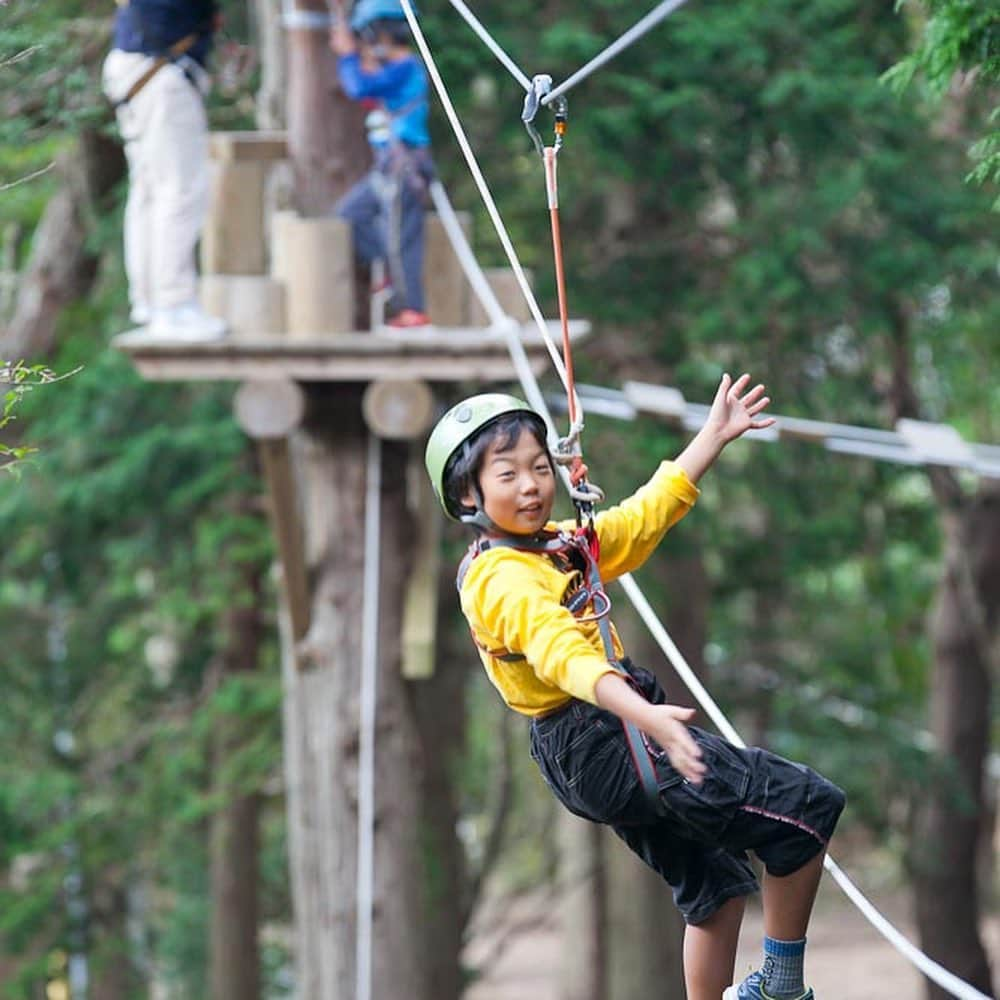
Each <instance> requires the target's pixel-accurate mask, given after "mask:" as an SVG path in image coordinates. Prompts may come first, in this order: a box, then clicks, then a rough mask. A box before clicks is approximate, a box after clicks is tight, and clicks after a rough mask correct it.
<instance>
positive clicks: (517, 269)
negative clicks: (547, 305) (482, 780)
mask: <svg viewBox="0 0 1000 1000" xmlns="http://www.w3.org/2000/svg"><path fill="white" fill-rule="evenodd" d="M450 2H451V4H452V6H453V7H455V9H456V10H458V11H459V12H460V13H462V16H463V17H464V18H465V20H466V21H467V22H468V23H469V24H470V25H473V27H474V28H475V30H476V32H477V34H480V37H483V36H488V35H489V33H488V32H486V29H485V28H483V27H482V25H481V24H479V22H478V21H476V19H475V17H474V15H472V14H471V12H470V11H468V8H465V10H464V12H463V11H462V8H463V7H464V4H461V6H460V0H450ZM400 4H401V6H402V8H403V11H404V13H405V14H406V19H407V21H408V22H409V24H410V29H411V30H412V32H413V36H414V39H415V40H416V43H417V47H418V49H419V50H420V53H421V56H422V57H423V59H424V63H425V64H426V66H427V70H428V73H429V75H430V77H431V80H432V81H433V83H434V87H435V89H436V90H437V93H438V96H439V98H440V100H441V104H442V107H443V108H444V111H445V114H446V116H447V118H448V122H449V124H450V125H451V127H452V130H453V132H454V134H455V139H456V141H457V142H458V145H459V148H460V149H461V151H462V155H463V156H464V157H465V161H466V163H467V165H468V167H469V172H470V173H471V174H472V178H473V180H474V181H475V184H476V187H477V189H478V191H479V194H480V196H481V197H482V200H483V204H484V205H485V206H486V210H487V213H488V214H489V216H490V221H491V222H492V223H493V226H494V229H495V230H496V233H497V237H498V238H499V240H500V243H501V245H502V247H503V249H504V252H505V253H506V255H507V259H508V261H509V262H510V266H511V269H512V270H513V272H514V274H515V276H516V277H517V281H518V285H519V287H520V288H521V291H522V292H523V294H524V297H525V300H526V302H527V303H528V307H529V309H530V311H531V315H532V318H533V319H534V321H535V323H536V325H537V327H538V329H539V332H540V334H541V336H542V340H543V342H544V343H545V345H546V348H547V349H548V351H549V355H550V357H551V358H552V363H553V366H554V367H555V369H556V371H557V372H558V373H559V376H560V378H562V380H563V383H564V384H565V383H566V373H565V368H564V366H563V363H562V358H561V357H560V356H559V352H558V350H556V349H555V347H554V345H553V344H552V342H551V338H550V337H549V336H548V328H547V325H546V323H545V318H544V316H543V315H542V312H541V309H540V308H539V306H538V302H537V300H536V299H535V295H534V292H533V291H532V289H531V285H530V284H529V282H528V280H527V276H526V275H525V273H524V268H523V267H522V266H521V262H520V260H519V258H518V255H517V251H516V249H515V248H514V245H513V243H512V241H511V238H510V234H509V233H508V231H507V227H506V225H505V224H504V221H503V218H502V217H501V215H500V212H499V210H498V209H497V206H496V201H495V200H494V198H493V195H492V192H491V191H490V188H489V185H488V184H487V183H486V178H485V177H484V176H483V172H482V169H481V168H480V166H479V162H478V160H477V159H476V156H475V153H474V152H473V151H472V147H471V145H470V143H469V139H468V136H467V135H466V134H465V130H464V128H463V127H462V123H461V121H460V120H459V117H458V114H457V112H456V111H455V106H454V104H453V103H452V100H451V97H450V95H449V93H448V90H447V88H446V87H445V85H444V81H443V80H442V79H441V74H440V72H439V71H438V68H437V64H436V62H435V60H434V56H433V54H432V53H431V51H430V48H429V46H428V44H427V39H426V38H425V37H424V34H423V31H422V30H421V27H420V24H419V22H418V21H417V19H416V17H415V16H414V15H413V11H412V8H411V5H410V0H400ZM678 6H680V4H679V3H678V2H677V0H666V2H664V3H661V4H660V5H659V6H658V7H657V8H656V9H655V10H654V11H652V12H651V13H650V14H649V15H648V16H647V17H646V18H644V19H643V20H642V21H641V22H639V23H638V24H636V25H635V27H634V28H633V29H632V31H630V32H629V33H628V35H629V44H631V42H634V41H636V40H637V39H638V38H639V37H641V34H643V33H645V31H648V30H649V28H650V27H652V24H653V23H656V22H658V21H659V20H662V19H663V17H665V16H666V15H667V14H668V13H670V12H671V11H672V10H674V9H676V8H677V7H678ZM640 26H644V27H643V30H642V31H641V32H640V31H638V29H639V28H640ZM624 37H625V36H623V39H624ZM620 41H621V40H619V42H620ZM488 47H489V48H490V50H491V51H492V52H493V53H494V54H495V55H496V56H497V58H498V59H499V60H500V61H501V62H502V63H503V65H504V66H505V67H507V68H508V69H510V70H511V73H512V75H513V76H514V78H515V79H516V80H517V81H518V83H520V84H521V85H522V86H523V87H524V89H525V90H529V89H530V87H531V83H530V80H529V79H528V77H527V76H525V74H524V73H523V72H521V71H520V70H519V69H518V68H517V66H516V64H515V63H514V62H513V60H511V59H510V57H509V56H508V55H507V54H506V53H505V52H503V50H502V49H501V48H500V46H499V44H497V42H496V41H495V39H493V40H492V43H491V44H489V46H488ZM623 48H624V45H620V44H619V43H618V42H616V43H614V44H613V45H611V46H609V47H608V49H606V50H605V51H604V52H603V53H601V54H600V55H598V56H597V57H595V59H594V60H592V61H591V63H589V64H588V66H590V67H592V68H591V70H590V71H591V72H592V71H593V69H596V68H597V65H596V64H597V63H598V62H599V61H604V62H606V61H607V59H609V58H611V57H612V56H613V55H616V54H617V53H618V52H620V51H622V49H623ZM612 50H614V51H612ZM584 68H585V69H586V68H587V67H584ZM582 72H583V71H582V70H581V71H580V73H577V74H574V75H573V77H570V79H569V80H567V81H566V83H565V84H563V85H560V87H557V88H555V90H554V91H550V96H551V95H553V94H555V93H556V91H559V92H560V93H562V92H564V91H565V90H567V89H569V87H568V85H569V84H570V82H571V81H576V80H579V79H582V76H581V74H582ZM483 280H485V279H483ZM507 342H508V347H509V349H510V353H511V357H512V358H513V359H514V360H515V362H516V361H517V360H518V359H519V358H520V359H523V355H524V350H523V346H522V345H521V342H520V339H519V337H518V335H517V331H516V330H514V329H511V330H509V331H507ZM517 370H518V376H519V379H520V381H521V384H522V388H523V390H524V393H525V395H526V396H527V397H528V398H529V399H531V400H532V406H533V407H534V408H535V409H536V411H537V412H538V413H539V414H540V415H542V416H543V417H544V418H545V419H546V422H547V423H549V425H550V426H551V417H550V415H549V412H548V407H547V406H546V405H545V404H544V400H543V399H542V396H541V391H540V389H539V386H538V382H537V379H536V378H535V375H534V372H533V371H532V370H531V369H530V367H529V366H528V365H527V364H519V365H517ZM536 400H537V402H536ZM618 582H619V583H620V584H621V585H622V587H623V589H624V590H625V593H626V595H627V596H628V597H629V600H630V601H631V602H632V604H633V605H634V606H635V608H636V610H637V611H638V612H639V614H640V615H641V617H642V618H643V621H644V622H645V623H646V625H647V626H648V627H649V629H650V632H651V634H652V635H653V637H654V638H655V639H656V641H657V643H658V644H659V646H660V648H661V650H662V651H663V653H664V654H665V655H666V657H667V658H668V659H669V661H670V663H671V665H672V666H673V667H674V669H675V670H676V671H677V673H678V675H679V676H680V677H681V679H682V680H683V681H684V683H685V684H686V685H687V686H688V688H689V690H690V691H691V693H692V694H693V695H694V696H695V698H696V700H697V701H698V703H699V704H700V705H701V707H702V708H703V709H704V710H705V712H706V713H707V714H708V715H709V717H710V718H712V720H713V721H715V722H716V724H717V725H718V726H719V729H720V732H721V733H722V735H723V736H724V737H725V738H726V739H728V740H729V741H730V742H731V743H733V744H734V745H735V746H738V747H742V746H745V745H746V744H745V743H744V741H743V740H742V739H741V737H740V735H739V733H737V731H736V730H735V728H734V727H733V725H732V723H730V722H729V720H728V719H727V718H726V716H725V714H724V713H723V712H722V710H721V709H720V708H719V706H718V704H716V702H715V701H714V700H713V698H712V696H711V695H710V694H709V693H708V691H707V690H706V689H705V688H704V686H703V685H702V684H701V683H700V682H699V681H698V679H697V677H696V675H695V673H694V671H693V670H692V669H691V666H690V664H688V662H687V661H686V659H685V658H684V656H683V654H682V653H681V652H680V650H679V649H678V648H677V646H676V645H675V644H674V642H673V640H671V639H670V636H669V635H668V634H667V632H666V629H665V628H664V627H663V624H662V623H661V622H660V621H659V619H658V618H657V617H656V615H655V613H654V612H653V609H652V607H651V606H650V604H649V602H648V600H647V599H646V597H645V595H644V594H643V593H642V591H641V589H640V588H639V586H638V584H637V583H636V582H635V580H634V579H633V578H632V576H631V575H630V574H625V575H624V576H621V577H619V578H618ZM823 866H824V868H825V869H826V870H827V872H829V874H830V875H831V877H832V878H833V879H834V881H835V882H836V883H837V885H838V886H839V887H840V889H841V890H842V891H843V892H844V894H845V895H846V896H847V897H848V898H849V899H850V900H851V902H852V903H854V905H855V906H856V907H857V908H858V909H859V910H860V911H861V913H862V914H863V915H864V917H865V918H866V919H867V920H868V921H869V922H870V923H871V925H872V926H873V927H874V928H875V929H876V930H877V931H878V932H879V934H881V935H882V936H883V937H884V938H885V939H886V940H887V941H888V942H889V943H890V944H892V946H893V947H894V948H896V949H897V950H898V951H899V952H900V953H901V954H902V955H903V956H904V957H905V958H906V959H907V960H908V961H909V962H911V963H912V964H913V965H914V966H915V967H916V968H918V969H919V970H920V971H921V972H922V973H923V974H924V975H925V976H927V978H928V979H930V980H932V981H933V982H934V983H936V984H937V985H938V986H940V987H941V988H942V989H944V990H946V991H947V992H948V993H950V994H951V995H952V996H954V997H958V998H959V1000H989V997H988V996H987V995H986V994H985V993H983V992H981V991H980V990H978V989H976V988H975V987H974V986H971V985H970V984H969V983H967V982H965V981H964V980H962V979H960V978H959V977H958V976H956V975H955V974H954V973H952V972H950V971H949V970H947V969H946V968H944V967H943V966H942V965H940V964H939V963H938V962H935V961H934V960H933V959H932V958H930V957H929V956H928V955H926V954H925V953H924V952H923V951H921V950H920V949H919V948H917V947H916V946H915V945H914V944H913V943H912V942H910V941H909V940H907V938H906V937H905V936H904V935H903V934H901V933H900V931H899V930H897V929H896V928H895V927H894V926H893V925H892V924H891V923H889V921H888V920H887V919H886V918H885V917H884V916H883V915H882V914H881V913H880V912H879V911H878V910H877V909H876V908H875V906H874V905H873V904H872V903H871V902H870V901H869V900H868V899H867V898H866V897H865V895H864V894H863V893H862V892H861V890H860V889H858V888H857V886H855V885H854V883H853V882H852V881H851V879H850V877H849V876H848V875H847V874H846V872H844V871H843V869H842V868H841V867H840V866H839V865H838V864H837V863H836V862H835V861H834V860H833V858H832V857H831V856H830V855H829V854H827V855H826V856H825V857H824V859H823Z"/></svg>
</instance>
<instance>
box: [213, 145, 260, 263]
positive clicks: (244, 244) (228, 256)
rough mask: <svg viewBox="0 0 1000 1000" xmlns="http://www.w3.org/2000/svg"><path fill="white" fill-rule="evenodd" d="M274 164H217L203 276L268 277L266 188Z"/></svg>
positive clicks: (257, 162) (214, 170)
mask: <svg viewBox="0 0 1000 1000" xmlns="http://www.w3.org/2000/svg"><path fill="white" fill-rule="evenodd" d="M270 166H271V165H270V164H269V163H266V162H264V161H254V160H249V161H246V162H242V161H241V162H225V163H215V164H213V165H212V171H211V187H210V195H209V210H208V217H207V218H206V220H205V227H204V229H203V230H202V234H201V270H202V274H266V273H267V258H268V253H267V243H266V240H265V237H264V188H265V185H266V183H267V175H268V171H269V170H270Z"/></svg>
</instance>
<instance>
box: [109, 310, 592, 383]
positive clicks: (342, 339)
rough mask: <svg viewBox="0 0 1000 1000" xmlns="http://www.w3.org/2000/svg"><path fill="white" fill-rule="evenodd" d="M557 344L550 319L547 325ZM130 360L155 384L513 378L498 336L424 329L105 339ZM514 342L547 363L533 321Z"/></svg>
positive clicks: (580, 333) (573, 326)
mask: <svg viewBox="0 0 1000 1000" xmlns="http://www.w3.org/2000/svg"><path fill="white" fill-rule="evenodd" d="M549 328H550V331H551V335H552V339H553V340H554V341H555V342H556V344H559V343H560V341H561V339H562V335H561V332H560V330H559V324H558V323H550V324H549ZM589 332H590V324H589V323H588V322H587V321H586V320H571V321H570V339H571V340H572V341H573V342H576V341H578V340H581V339H583V338H584V337H586V335H587V334H588V333H589ZM111 343H112V346H114V347H116V348H118V349H119V350H121V351H124V352H125V353H126V354H128V355H129V357H130V358H131V359H132V361H133V363H134V364H135V367H136V369H137V370H138V372H139V374H140V375H142V376H143V377H144V378H147V379H150V380H152V381H155V382H169V381H181V380H183V381H188V380H192V379H202V380H209V379H211V380H227V379H233V380H239V381H245V380H249V379H268V378H288V379H293V380H295V381H299V382H372V381H375V380H377V379H390V378H392V379H423V380H424V381H427V382H461V381H466V380H476V381H484V382H506V381H510V380H512V379H514V378H516V373H515V370H514V366H513V364H512V362H511V360H510V356H509V353H508V350H507V340H506V337H505V336H504V335H503V334H501V333H497V332H494V331H491V330H489V329H481V328H480V329H464V328H442V327H425V328H421V329H414V330H389V329H383V330H379V331H378V332H376V333H367V332H365V333H337V334H333V333H331V334H326V335H317V336H316V337H312V338H306V337H301V336H296V337H288V336H282V335H274V334H268V335H260V336H249V335H246V334H243V335H240V336H239V337H229V338H226V339H224V340H218V341H215V342H211V343H194V344H192V343H186V342H183V341H177V340H173V339H170V338H166V337H156V336H154V335H152V334H150V333H148V332H147V331H146V330H143V329H139V330H132V331H130V332H128V333H123V334H120V335H119V336H117V337H115V338H114V339H113V340H112V342H111ZM521 343H522V344H523V345H524V349H525V352H526V353H527V355H528V359H529V363H530V365H531V368H532V371H534V373H535V374H536V375H540V374H542V373H543V372H544V371H546V370H547V369H548V368H549V367H550V366H551V365H552V360H551V358H550V357H549V353H548V350H547V349H546V347H545V344H544V343H543V341H542V338H541V335H540V334H539V332H538V330H537V328H536V327H535V325H534V324H527V325H524V326H523V327H521Z"/></svg>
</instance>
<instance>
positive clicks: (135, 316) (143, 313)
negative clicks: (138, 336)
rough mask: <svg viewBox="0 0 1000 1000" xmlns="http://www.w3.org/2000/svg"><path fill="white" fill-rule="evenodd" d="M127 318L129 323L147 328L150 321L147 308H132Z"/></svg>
mask: <svg viewBox="0 0 1000 1000" xmlns="http://www.w3.org/2000/svg"><path fill="white" fill-rule="evenodd" d="M128 318H129V320H131V322H133V323H135V325H136V326H147V325H148V324H149V321H150V319H151V313H150V311H149V306H132V310H131V312H130V313H129V314H128Z"/></svg>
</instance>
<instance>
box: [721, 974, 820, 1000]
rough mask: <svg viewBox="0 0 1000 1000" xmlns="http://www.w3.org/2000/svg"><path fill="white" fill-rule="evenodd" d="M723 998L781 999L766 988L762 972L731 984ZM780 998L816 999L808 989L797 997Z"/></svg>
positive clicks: (748, 999)
mask: <svg viewBox="0 0 1000 1000" xmlns="http://www.w3.org/2000/svg"><path fill="white" fill-rule="evenodd" d="M722 1000H779V998H778V997H773V996H771V994H770V993H768V992H767V990H765V989H764V982H763V977H762V976H761V974H760V972H759V971H757V972H751V973H750V975H749V976H747V977H746V979H744V980H743V982H742V983H739V984H738V985H735V986H730V987H729V989H728V990H726V992H725V993H723V994H722ZM780 1000H815V998H814V997H813V991H812V990H811V989H807V990H806V991H805V992H804V993H800V994H799V995H798V996H797V997H794V998H791V997H781V998H780Z"/></svg>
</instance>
